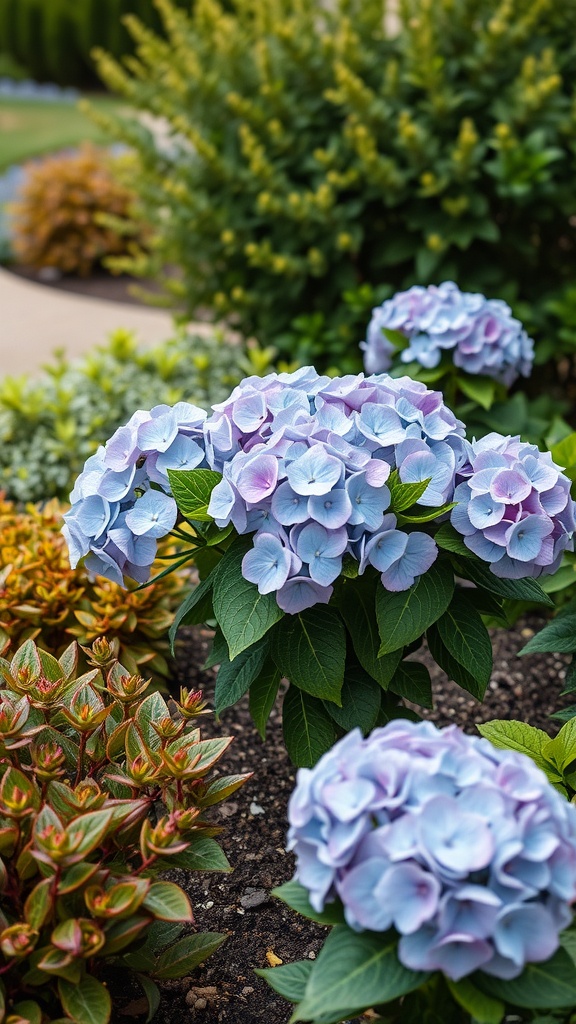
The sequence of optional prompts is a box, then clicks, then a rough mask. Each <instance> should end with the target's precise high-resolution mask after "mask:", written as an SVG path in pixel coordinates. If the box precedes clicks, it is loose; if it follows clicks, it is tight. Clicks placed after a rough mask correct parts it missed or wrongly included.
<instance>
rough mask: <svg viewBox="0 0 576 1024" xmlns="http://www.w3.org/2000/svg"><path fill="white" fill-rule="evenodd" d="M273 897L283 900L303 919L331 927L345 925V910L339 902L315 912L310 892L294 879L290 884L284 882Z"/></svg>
mask: <svg viewBox="0 0 576 1024" xmlns="http://www.w3.org/2000/svg"><path fill="white" fill-rule="evenodd" d="M272 895H273V896H275V897H276V899H279V900H282V902H283V903H285V904H286V905H287V906H288V907H290V909H291V910H295V911H296V913H297V914H302V916H303V917H307V918H308V920H310V921H316V922H317V924H325V925H327V926H329V927H332V926H333V925H336V924H344V910H343V908H342V904H341V903H340V901H339V900H337V901H336V902H335V903H327V904H326V906H325V907H324V910H322V911H318V910H314V907H313V906H312V904H311V903H310V899H309V896H308V890H307V889H305V888H304V886H303V885H301V884H300V882H297V881H296V879H294V878H293V879H291V880H290V881H289V882H284V885H279V886H278V887H277V888H276V889H272Z"/></svg>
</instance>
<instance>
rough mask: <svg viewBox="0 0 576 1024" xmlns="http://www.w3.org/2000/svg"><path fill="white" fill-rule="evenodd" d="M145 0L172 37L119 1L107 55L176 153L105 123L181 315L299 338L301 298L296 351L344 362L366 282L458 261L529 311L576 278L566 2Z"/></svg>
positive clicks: (456, 272) (472, 282)
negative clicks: (126, 14) (119, 29)
mask: <svg viewBox="0 0 576 1024" xmlns="http://www.w3.org/2000/svg"><path fill="white" fill-rule="evenodd" d="M158 6H159V8H160V10H161V12H162V15H163V19H164V24H165V30H166V33H167V36H168V39H167V40H165V39H162V38H160V37H154V36H152V35H151V34H150V33H149V32H147V31H146V30H144V29H143V27H142V26H141V25H139V24H138V22H137V21H136V20H135V19H130V20H129V27H130V31H131V34H132V36H133V38H134V39H135V41H136V43H137V54H138V58H139V61H138V64H134V63H133V62H131V61H127V62H126V64H125V66H124V68H122V67H121V66H120V65H119V64H118V63H117V62H115V61H114V60H112V59H111V58H110V57H109V56H105V55H102V54H101V55H100V57H99V60H98V67H99V70H100V73H101V74H102V76H103V78H104V80H105V81H106V82H107V84H108V85H109V86H110V87H111V88H113V89H116V90H118V91H119V92H120V93H122V94H123V95H124V96H125V97H126V98H127V99H128V100H129V101H130V103H131V104H134V105H135V106H137V107H139V108H140V109H143V110H147V111H150V112H151V113H153V114H155V115H157V116H160V117H163V118H165V119H166V121H167V122H168V123H169V125H170V127H171V129H172V133H173V142H174V146H173V150H174V152H173V154H171V153H169V152H159V151H158V150H157V148H156V147H155V146H154V142H153V140H152V138H151V137H150V136H149V135H148V136H147V135H146V134H145V133H143V132H142V128H141V125H139V124H136V123H135V122H131V123H125V124H123V125H121V124H120V123H119V122H118V123H117V124H116V128H115V131H116V133H117V135H118V137H120V138H123V139H124V140H125V141H128V142H130V144H132V145H133V146H135V147H136V148H137V149H138V150H139V153H140V174H139V177H138V178H137V179H136V182H135V184H136V187H137V190H138V191H139V193H140V197H141V206H142V212H143V215H144V217H145V219H146V220H147V221H149V222H151V223H152V224H153V225H154V226H155V228H156V230H157V236H158V237H157V250H156V251H155V253H154V254H153V256H151V257H150V258H149V260H148V267H147V270H148V271H149V270H150V267H151V266H153V267H154V268H155V269H157V268H158V267H161V266H162V264H168V265H174V264H175V265H177V266H178V267H179V268H180V270H181V271H182V282H179V281H178V282H174V281H173V282H172V287H173V288H176V289H180V290H181V291H182V292H183V295H184V299H185V302H186V306H187V309H188V311H189V312H191V311H193V310H194V309H196V308H197V307H198V306H207V305H208V306H210V307H211V308H212V309H213V310H214V313H215V315H217V316H223V315H224V316H229V317H232V318H234V321H235V322H236V323H237V324H238V326H239V328H240V329H241V330H242V331H244V332H245V333H248V334H250V333H255V334H256V336H257V337H259V338H261V339H264V338H265V339H267V340H268V339H271V340H273V341H274V343H279V344H282V345H283V346H284V350H285V351H289V352H290V353H291V354H292V353H293V352H294V344H295V341H294V337H295V335H294V332H293V331H292V329H291V321H292V320H293V318H294V316H295V314H297V313H298V314H300V315H301V316H300V324H299V328H298V331H297V333H296V337H298V338H300V339H301V345H300V352H299V353H298V354H299V355H300V357H301V358H302V359H303V360H304V361H314V362H316V365H317V366H318V363H319V362H320V361H326V362H328V363H335V364H336V365H338V367H339V368H340V369H341V370H343V369H349V368H352V367H356V366H358V365H359V354H358V351H357V345H358V341H359V340H360V339H361V337H362V333H361V332H362V331H363V329H364V326H365V324H366V321H367V313H368V311H369V308H370V305H371V304H372V303H373V302H374V299H375V295H374V289H381V288H384V290H386V287H387V288H388V290H391V289H394V290H396V289H398V288H399V287H406V286H409V285H411V284H413V283H414V282H419V283H428V282H439V281H442V280H446V279H454V280H456V281H457V283H458V284H459V285H460V286H461V287H462V288H463V289H465V290H468V291H476V290H477V291H482V292H484V293H485V294H490V295H492V296H494V297H497V296H500V297H502V298H505V299H508V300H509V301H511V302H512V303H513V304H514V305H515V306H516V307H518V304H519V303H520V304H521V302H522V301H524V302H528V301H529V302H530V303H531V305H532V306H533V307H534V306H535V307H536V320H537V321H540V320H541V319H542V316H543V315H544V311H543V300H544V299H546V298H547V297H548V296H549V295H550V294H551V293H552V292H553V291H554V290H555V289H556V288H557V287H559V286H560V285H561V284H562V282H563V281H566V280H568V279H569V278H570V276H571V275H572V269H571V264H572V258H571V253H573V249H574V240H575V228H574V224H573V222H572V219H571V218H572V216H573V212H574V202H575V193H576V189H575V186H574V155H573V138H574V127H575V122H576V87H575V68H576V0H565V2H564V3H562V4H558V3H557V2H556V0H501V2H499V0H436V2H429V0H403V2H402V3H401V28H400V30H399V33H398V34H397V36H393V35H392V36H390V37H387V35H386V30H385V22H386V19H385V17H384V15H385V12H386V8H387V0H337V2H335V3H334V4H325V5H314V4H306V3H303V2H301V0H258V2H255V0H235V2H234V4H233V11H232V12H231V13H230V12H226V10H225V9H224V7H223V5H222V4H220V3H219V2H218V0H198V3H197V4H196V5H195V7H194V11H193V13H192V14H190V15H186V14H185V13H184V12H183V11H179V10H177V9H176V8H175V7H174V5H173V4H172V3H171V2H170V0H159V3H158ZM144 262H146V261H144ZM133 265H134V264H133ZM378 298H381V296H380V295H379V296H378ZM343 299H344V301H343ZM522 316H524V319H526V317H525V315H524V311H523V310H522ZM548 323H550V320H549V321H548ZM533 326H534V325H533V324H532V323H528V327H529V328H530V329H533Z"/></svg>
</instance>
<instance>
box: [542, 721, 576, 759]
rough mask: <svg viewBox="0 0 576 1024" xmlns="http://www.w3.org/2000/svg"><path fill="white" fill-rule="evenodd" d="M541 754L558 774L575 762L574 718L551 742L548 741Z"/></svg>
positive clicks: (575, 725)
mask: <svg viewBox="0 0 576 1024" xmlns="http://www.w3.org/2000/svg"><path fill="white" fill-rule="evenodd" d="M542 753H543V754H544V757H547V758H549V759H550V760H551V761H553V763H554V764H555V765H556V766H557V768H558V771H559V772H560V773H562V772H564V771H565V770H566V768H568V766H569V765H571V764H572V762H573V761H574V760H576V718H571V719H570V721H568V722H566V725H563V726H562V728H561V729H560V732H559V733H558V735H557V736H556V737H555V738H554V739H553V740H548V743H547V744H546V746H545V747H544V748H543V751H542Z"/></svg>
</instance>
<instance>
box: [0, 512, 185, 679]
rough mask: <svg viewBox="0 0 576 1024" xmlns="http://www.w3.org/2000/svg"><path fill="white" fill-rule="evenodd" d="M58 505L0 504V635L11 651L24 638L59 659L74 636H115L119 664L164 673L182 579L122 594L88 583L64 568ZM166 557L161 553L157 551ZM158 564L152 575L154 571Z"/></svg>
mask: <svg viewBox="0 0 576 1024" xmlns="http://www.w3.org/2000/svg"><path fill="white" fill-rule="evenodd" d="M62 511H63V509H62V507H61V506H60V504H59V503H58V502H57V501H56V500H53V501H50V502H48V504H46V505H45V506H44V507H43V508H42V507H40V506H39V505H32V504H30V505H27V506H26V509H25V511H23V512H21V511H19V510H18V508H17V507H16V506H15V505H14V504H12V502H10V501H6V500H0V630H1V631H2V633H3V634H5V636H3V637H1V636H0V639H2V640H3V641H4V640H5V639H6V638H9V639H10V640H11V641H12V649H13V650H15V649H16V648H17V647H18V645H19V644H21V643H23V642H24V640H27V639H28V638H32V639H34V640H35V641H37V643H38V644H39V645H40V646H41V647H43V648H45V649H47V650H49V651H51V652H53V653H54V654H56V655H58V654H60V653H61V652H62V651H63V650H64V649H65V648H66V647H67V646H68V645H69V643H70V641H71V640H72V639H73V638H76V639H77V640H78V641H79V642H80V643H81V644H90V643H92V641H93V640H94V639H96V637H99V636H104V635H105V634H108V635H110V634H111V633H112V634H113V635H114V636H115V637H117V638H118V641H119V645H120V647H119V654H118V657H119V658H120V660H121V661H122V663H123V664H124V665H125V666H126V667H127V668H128V669H129V670H130V671H131V672H134V673H136V672H137V671H138V670H139V669H141V668H143V667H144V666H145V668H146V673H147V674H148V675H150V674H155V675H166V674H167V672H168V665H167V662H166V657H165V655H166V654H167V652H168V645H167V642H166V639H165V638H166V634H167V632H168V628H169V626H170V624H171V622H172V619H173V612H174V609H175V608H176V607H177V606H178V605H179V604H180V602H181V600H182V596H183V595H182V588H183V585H184V580H183V577H182V575H181V574H179V573H170V574H169V575H168V576H165V577H164V578H163V579H162V580H160V581H159V582H157V583H152V584H151V585H150V586H149V587H146V588H145V589H144V590H136V589H134V588H132V589H130V588H129V589H127V590H124V589H123V588H122V587H119V586H118V585H117V584H115V583H112V582H111V581H109V580H105V579H102V578H101V577H98V579H96V580H93V579H92V578H91V577H90V574H89V573H88V572H86V570H84V569H75V570H72V569H71V568H70V564H69V561H68V548H67V546H66V541H65V540H64V537H63V536H62V534H61V533H60V528H61V526H62ZM162 553H164V554H165V553H166V548H164V550H163V551H162ZM162 564H164V565H165V564H166V563H159V565H158V566H157V569H156V571H160V570H161V567H162Z"/></svg>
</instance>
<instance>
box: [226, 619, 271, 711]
mask: <svg viewBox="0 0 576 1024" xmlns="http://www.w3.org/2000/svg"><path fill="white" fill-rule="evenodd" d="M269 648H270V640H269V638H268V636H264V637H262V639H261V640H259V641H258V642H257V643H255V644H253V645H252V647H248V649H247V650H245V651H242V653H241V654H238V655H237V657H236V658H234V661H229V660H228V658H226V660H225V661H223V662H222V664H221V665H220V668H219V670H218V675H217V676H216V687H215V690H214V711H215V712H216V715H217V716H219V715H221V713H222V712H223V711H224V709H225V708H229V707H231V705H232V704H236V703H237V702H238V701H239V700H240V698H241V697H243V696H244V694H245V693H247V691H248V689H249V688H250V686H251V685H252V683H253V682H254V680H255V679H257V677H258V676H259V675H260V673H261V671H262V669H263V668H264V665H265V663H266V658H267V657H268V651H269Z"/></svg>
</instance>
